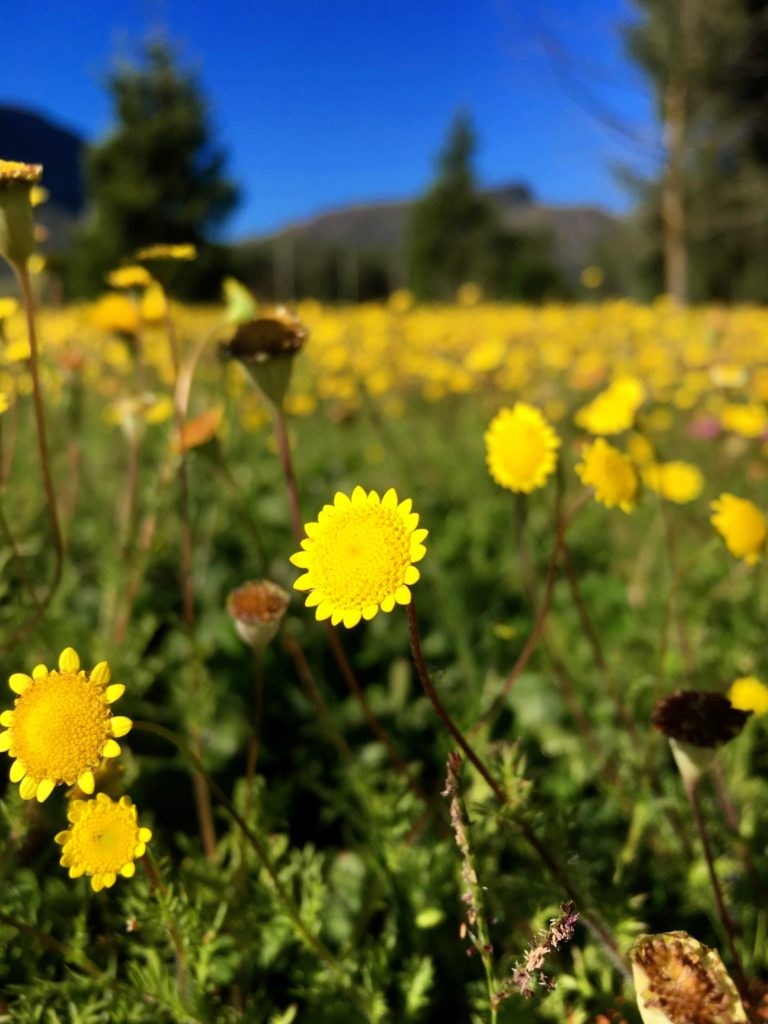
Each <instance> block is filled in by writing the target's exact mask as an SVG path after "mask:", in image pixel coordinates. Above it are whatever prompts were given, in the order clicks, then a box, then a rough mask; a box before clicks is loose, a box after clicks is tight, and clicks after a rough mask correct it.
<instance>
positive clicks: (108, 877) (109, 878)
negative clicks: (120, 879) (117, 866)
mask: <svg viewBox="0 0 768 1024" xmlns="http://www.w3.org/2000/svg"><path fill="white" fill-rule="evenodd" d="M116 881H117V875H116V874H115V872H114V871H107V872H106V874H105V875H104V886H105V888H107V889H111V888H112V886H113V885H114V884H115V882H116Z"/></svg>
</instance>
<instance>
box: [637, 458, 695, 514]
mask: <svg viewBox="0 0 768 1024" xmlns="http://www.w3.org/2000/svg"><path fill="white" fill-rule="evenodd" d="M643 483H644V484H645V486H646V487H647V488H649V490H651V491H655V492H656V493H657V494H660V495H661V496H662V498H666V499H667V501H674V502H676V503H677V504H678V505H685V504H687V503H688V502H689V501H695V500H696V498H698V497H699V495H700V494H701V492H702V490H703V489H704V477H703V476H702V474H701V471H700V470H699V469H698V467H696V466H693V465H691V463H690V462H682V461H680V460H675V461H673V462H657V463H655V464H651V465H650V466H646V467H645V468H644V469H643Z"/></svg>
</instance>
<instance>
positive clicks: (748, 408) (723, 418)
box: [720, 402, 768, 438]
mask: <svg viewBox="0 0 768 1024" xmlns="http://www.w3.org/2000/svg"><path fill="white" fill-rule="evenodd" d="M720 423H721V425H722V427H723V429H724V430H729V431H730V432H731V433H732V434H740V435H741V437H749V438H753V437H760V436H761V435H762V434H764V433H765V431H766V430H768V413H766V411H765V408H764V407H763V406H762V405H757V404H753V405H746V404H737V403H735V402H734V403H731V404H729V405H726V406H724V407H723V409H722V411H721V413H720Z"/></svg>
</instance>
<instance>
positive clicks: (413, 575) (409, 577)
mask: <svg viewBox="0 0 768 1024" xmlns="http://www.w3.org/2000/svg"><path fill="white" fill-rule="evenodd" d="M420 579H421V573H420V572H419V570H418V569H417V568H416V566H415V565H409V566H408V568H407V569H406V570H405V576H404V577H403V582H404V583H408V584H412V583H418V581H419V580H420Z"/></svg>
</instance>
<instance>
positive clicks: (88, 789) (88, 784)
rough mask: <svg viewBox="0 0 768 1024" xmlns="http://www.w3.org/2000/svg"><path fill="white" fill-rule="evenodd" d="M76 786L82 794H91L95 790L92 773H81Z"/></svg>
mask: <svg viewBox="0 0 768 1024" xmlns="http://www.w3.org/2000/svg"><path fill="white" fill-rule="evenodd" d="M77 784H78V786H79V787H80V789H82V791H83V792H84V793H89V794H90V793H92V792H93V791H94V789H95V788H96V780H95V779H94V777H93V772H83V774H82V775H81V776H80V778H79V779H78V780H77Z"/></svg>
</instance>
